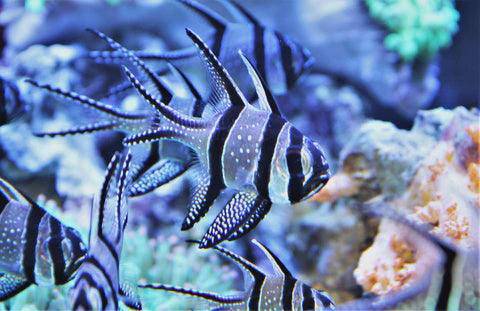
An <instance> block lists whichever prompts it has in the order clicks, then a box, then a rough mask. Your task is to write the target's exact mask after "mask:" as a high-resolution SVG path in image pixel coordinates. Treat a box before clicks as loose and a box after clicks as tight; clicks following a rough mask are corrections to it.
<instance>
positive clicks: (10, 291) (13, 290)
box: [0, 273, 32, 301]
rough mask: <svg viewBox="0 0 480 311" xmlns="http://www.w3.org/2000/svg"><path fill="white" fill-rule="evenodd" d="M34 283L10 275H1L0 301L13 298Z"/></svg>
mask: <svg viewBox="0 0 480 311" xmlns="http://www.w3.org/2000/svg"><path fill="white" fill-rule="evenodd" d="M31 284H32V283H31V282H29V281H27V280H26V279H24V278H21V277H18V276H15V275H13V274H8V273H0V301H4V300H7V299H9V298H12V297H13V296H15V295H16V294H18V293H20V292H22V291H23V290H24V289H26V288H27V287H29V286H30V285H31Z"/></svg>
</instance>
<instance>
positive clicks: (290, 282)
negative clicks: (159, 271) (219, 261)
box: [139, 240, 335, 310]
mask: <svg viewBox="0 0 480 311" xmlns="http://www.w3.org/2000/svg"><path fill="white" fill-rule="evenodd" d="M252 242H253V243H254V244H255V245H256V246H257V247H258V248H259V249H260V250H261V251H262V252H263V253H264V254H265V256H266V257H267V258H268V261H269V262H270V264H271V266H272V268H273V272H272V273H267V272H265V271H264V270H263V269H261V268H259V267H257V266H256V265H255V264H253V263H251V262H249V261H247V260H246V259H245V258H243V257H240V256H239V255H237V254H235V253H232V252H231V251H229V250H227V249H225V248H222V247H220V246H215V247H214V248H215V250H216V251H218V252H219V253H220V254H222V255H223V256H225V257H227V258H228V259H230V260H232V261H234V262H235V263H236V264H237V265H238V266H239V267H240V268H241V270H242V272H244V274H245V275H248V277H246V278H245V279H247V278H248V279H251V280H252V282H251V284H250V285H249V286H248V287H247V289H246V291H244V292H242V293H240V294H237V295H232V296H222V295H219V294H215V293H209V292H201V291H197V290H193V289H187V288H181V287H175V286H171V285H164V284H139V287H141V288H149V289H158V290H164V291H169V292H174V293H178V294H182V295H189V296H193V297H198V298H201V299H203V300H204V301H206V302H208V304H209V307H210V308H212V310H333V309H335V303H334V302H333V299H332V298H331V297H330V296H329V295H328V294H327V293H326V292H324V291H320V290H316V289H314V288H312V287H310V286H308V285H306V284H304V283H302V282H301V281H299V280H297V279H296V278H295V277H294V276H293V275H292V274H291V273H290V271H288V269H287V267H285V265H284V264H283V263H282V262H281V261H280V259H279V258H278V257H277V256H276V255H275V254H274V253H272V251H271V250H269V249H268V248H267V247H266V246H265V245H263V244H261V243H260V242H258V241H257V240H252Z"/></svg>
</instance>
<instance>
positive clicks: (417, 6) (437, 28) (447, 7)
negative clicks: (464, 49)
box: [365, 0, 460, 61]
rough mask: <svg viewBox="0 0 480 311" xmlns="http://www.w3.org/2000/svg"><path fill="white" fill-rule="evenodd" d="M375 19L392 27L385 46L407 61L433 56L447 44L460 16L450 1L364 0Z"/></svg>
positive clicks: (389, 28)
mask: <svg viewBox="0 0 480 311" xmlns="http://www.w3.org/2000/svg"><path fill="white" fill-rule="evenodd" d="M365 3H366V4H367V7H368V10H369V12H370V14H371V15H372V17H373V18H375V19H376V20H378V21H379V22H381V23H382V24H384V25H385V26H386V27H387V29H388V30H389V32H390V33H389V34H388V35H387V36H386V38H385V46H386V47H387V48H388V49H389V50H392V51H395V52H397V53H398V54H399V55H400V56H401V57H402V58H403V59H404V60H405V61H412V60H414V59H416V58H421V59H426V58H430V57H432V56H433V55H435V53H437V51H438V50H440V49H442V48H444V47H446V46H448V45H449V44H450V42H451V40H452V36H453V34H454V33H455V32H457V30H458V25H457V23H458V19H459V17H460V15H459V14H458V12H457V11H456V10H455V7H454V5H453V1H450V0H427V1H425V0H400V1H386V0H365Z"/></svg>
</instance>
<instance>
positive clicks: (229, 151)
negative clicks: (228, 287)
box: [124, 29, 330, 248]
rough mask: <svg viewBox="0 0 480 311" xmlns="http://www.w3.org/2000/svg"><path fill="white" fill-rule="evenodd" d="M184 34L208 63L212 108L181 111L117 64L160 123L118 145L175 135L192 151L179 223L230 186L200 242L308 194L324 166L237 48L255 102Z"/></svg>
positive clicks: (323, 177) (195, 217)
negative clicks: (187, 196)
mask: <svg viewBox="0 0 480 311" xmlns="http://www.w3.org/2000/svg"><path fill="white" fill-rule="evenodd" d="M187 35H188V36H189V37H190V38H191V39H192V41H193V42H194V44H195V45H196V46H197V48H198V50H199V52H200V54H201V56H202V60H203V61H204V63H205V65H206V68H207V70H208V73H209V78H210V85H211V86H212V90H211V91H212V97H211V99H210V100H209V102H210V103H212V104H213V105H214V107H215V109H216V112H215V113H214V114H212V115H211V116H210V117H205V118H195V117H190V116H187V115H184V114H182V113H180V112H178V111H176V110H174V109H172V108H171V107H169V106H167V105H165V104H163V103H162V102H161V101H159V100H158V99H157V98H155V97H154V96H152V95H151V94H150V93H149V92H148V90H147V89H145V87H143V85H142V84H141V83H140V82H139V80H138V79H137V78H136V77H135V76H134V75H133V74H132V72H131V71H130V70H129V69H128V68H126V67H125V68H124V69H125V72H126V74H127V77H128V79H129V80H130V82H131V83H132V84H133V86H134V87H135V88H136V89H137V91H138V92H139V94H140V95H141V96H142V97H143V98H144V99H145V100H146V101H147V102H148V103H150V104H151V105H152V106H153V107H154V108H155V109H156V110H157V111H158V113H159V114H160V115H161V116H162V123H161V124H160V126H158V127H154V128H152V129H149V130H147V131H145V132H143V133H139V134H135V135H132V136H129V137H127V138H126V139H124V144H125V145H134V144H139V143H146V142H152V141H157V140H175V141H179V142H181V143H183V144H185V145H187V146H188V147H190V148H191V149H193V150H194V151H195V153H196V155H197V157H198V162H199V165H198V166H197V167H199V168H200V170H201V171H202V172H203V173H202V174H200V176H201V177H200V178H199V180H198V187H197V188H196V190H195V192H194V195H193V199H192V203H191V206H190V208H189V212H188V215H187V217H186V218H185V220H184V222H183V225H182V229H183V230H186V229H189V228H191V227H192V226H193V225H194V224H195V223H196V222H197V221H199V220H200V218H201V217H203V216H204V215H205V214H206V212H207V211H208V209H209V207H210V206H211V205H212V204H213V202H214V201H215V200H216V199H217V197H218V196H219V195H220V194H221V192H222V191H223V190H224V189H226V188H230V189H233V190H236V193H235V194H234V195H233V197H232V198H231V199H230V201H229V202H228V203H227V205H226V207H225V208H224V209H223V210H222V211H221V212H220V213H219V215H218V216H217V218H216V219H215V220H214V222H213V224H212V225H211V226H210V228H209V229H208V232H207V233H206V234H205V236H204V237H203V239H202V243H201V244H200V247H202V248H206V247H211V246H213V245H215V244H218V243H220V242H221V241H223V240H225V239H230V240H233V239H236V238H239V237H240V236H242V235H244V234H246V233H247V232H249V231H250V230H251V229H253V228H254V227H255V226H256V225H257V224H258V223H259V222H260V220H261V219H262V218H263V217H264V216H265V215H266V214H267V213H268V211H269V210H270V207H271V205H272V203H290V204H293V203H297V202H300V201H302V200H305V199H306V198H309V197H310V196H312V195H313V194H315V193H316V192H317V191H319V190H320V189H321V188H322V187H323V186H324V185H325V183H326V182H327V180H328V178H329V176H330V173H329V168H328V164H327V163H326V160H325V157H324V155H323V153H322V151H321V149H320V147H319V146H318V144H316V143H314V142H313V141H312V140H311V139H309V138H308V137H305V136H304V135H303V134H302V133H301V132H300V131H299V130H297V129H296V128H295V127H294V126H293V125H292V124H290V123H289V122H287V121H286V120H285V119H284V118H283V116H282V115H281V113H280V111H279V109H278V106H277V104H276V102H275V99H274V97H273V95H272V93H271V92H270V89H269V88H268V86H267V83H266V82H265V81H264V80H263V79H262V78H261V76H260V75H259V74H258V71H257V70H256V69H255V67H254V66H253V65H252V64H251V63H250V61H249V60H248V58H247V57H246V56H245V55H243V54H242V53H240V54H241V55H240V56H241V59H242V60H243V61H244V63H245V64H246V66H247V69H248V72H249V74H250V76H251V77H252V80H253V82H254V85H255V88H256V91H257V94H258V97H259V100H258V103H257V105H255V106H254V105H252V104H250V103H248V102H247V100H246V99H245V97H244V95H243V93H242V92H241V91H240V90H239V89H238V87H237V86H236V84H235V82H234V81H233V80H232V78H231V77H230V75H229V74H228V72H227V71H226V69H225V68H224V67H223V66H222V64H221V63H220V62H219V61H218V59H217V58H216V56H215V55H214V53H213V52H212V51H211V50H210V49H209V47H208V46H207V45H206V44H205V43H204V42H203V41H202V40H201V39H200V37H198V36H197V35H196V34H195V33H194V32H192V31H191V30H189V29H187Z"/></svg>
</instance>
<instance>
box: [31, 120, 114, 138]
mask: <svg viewBox="0 0 480 311" xmlns="http://www.w3.org/2000/svg"><path fill="white" fill-rule="evenodd" d="M117 126H118V123H117V122H108V121H107V122H97V123H91V124H87V125H82V126H78V127H72V128H69V129H66V130H60V131H55V132H34V133H33V135H35V136H37V137H57V136H69V135H81V134H90V133H96V132H100V131H107V130H113V129H115V128H116V127H117Z"/></svg>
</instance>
